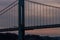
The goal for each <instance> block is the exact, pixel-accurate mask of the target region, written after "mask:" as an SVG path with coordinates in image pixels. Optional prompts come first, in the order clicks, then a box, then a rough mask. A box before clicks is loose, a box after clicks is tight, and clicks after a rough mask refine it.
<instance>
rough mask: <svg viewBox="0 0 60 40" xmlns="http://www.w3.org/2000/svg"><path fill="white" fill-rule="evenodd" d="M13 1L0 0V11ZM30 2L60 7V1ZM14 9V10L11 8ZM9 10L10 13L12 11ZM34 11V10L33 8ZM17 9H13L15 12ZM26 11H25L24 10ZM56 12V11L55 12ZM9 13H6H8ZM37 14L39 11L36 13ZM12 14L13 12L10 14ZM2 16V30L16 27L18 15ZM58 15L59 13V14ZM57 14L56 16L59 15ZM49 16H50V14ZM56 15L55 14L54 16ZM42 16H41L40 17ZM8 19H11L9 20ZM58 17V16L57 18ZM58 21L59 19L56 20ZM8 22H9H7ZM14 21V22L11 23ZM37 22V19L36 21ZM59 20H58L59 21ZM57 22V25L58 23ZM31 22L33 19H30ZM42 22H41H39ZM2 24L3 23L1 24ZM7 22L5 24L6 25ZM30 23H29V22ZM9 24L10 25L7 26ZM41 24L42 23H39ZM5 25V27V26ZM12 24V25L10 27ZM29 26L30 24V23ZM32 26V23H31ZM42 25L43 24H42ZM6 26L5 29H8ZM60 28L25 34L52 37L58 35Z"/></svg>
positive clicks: (0, 24)
mask: <svg viewBox="0 0 60 40" xmlns="http://www.w3.org/2000/svg"><path fill="white" fill-rule="evenodd" d="M13 1H15V0H0V10H2V9H4V8H5V7H6V6H8V5H9V4H10V3H12V2H13ZM31 1H35V2H39V3H44V4H47V5H52V6H57V7H60V0H31ZM13 9H15V8H13ZM13 9H12V10H10V12H12V11H13ZM35 9H36V8H35ZM16 10H17V9H15V11H16ZM32 10H34V8H32ZM53 10H54V9H53ZM26 11H27V9H26ZM55 11H56V10H55ZM10 12H7V13H10ZM38 12H39V11H38ZM12 13H14V11H13V12H12ZM12 13H10V14H4V15H3V16H0V26H1V27H0V28H3V27H4V26H7V25H8V26H9V25H10V26H14V25H17V19H18V18H17V17H18V14H17V13H16V12H15V15H14V14H12ZM59 13H60V12H59ZM59 13H58V14H59ZM33 15H34V14H33ZM50 15H51V14H50ZM55 15H56V14H55ZM42 16H43V15H42ZM9 17H12V18H11V19H9ZM30 17H31V16H30ZM58 17H60V16H58ZM13 18H14V19H13ZM47 18H49V16H47ZM58 19H59V18H58ZM9 20H10V22H8V21H9ZM13 20H15V21H13ZM38 20H39V19H38ZM59 20H60V19H59ZM59 20H57V21H58V23H59ZM32 21H33V19H32ZM41 21H42V20H41ZM3 22H4V23H3ZM6 22H7V23H6ZM25 22H26V25H28V24H27V15H26V21H25ZM29 22H30V21H29ZM9 23H10V24H9ZM41 23H42V22H41ZM6 24H7V25H6ZM12 24H13V25H12ZM30 24H31V23H30ZM33 24H34V23H33ZM42 24H43V23H42ZM8 26H7V27H8ZM59 31H60V28H54V29H52V28H51V29H38V30H32V31H31V30H30V31H26V34H29V33H30V34H31V33H32V34H39V35H53V36H55V35H56V36H58V35H60V32H59Z"/></svg>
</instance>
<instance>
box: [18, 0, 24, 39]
mask: <svg viewBox="0 0 60 40" xmlns="http://www.w3.org/2000/svg"><path fill="white" fill-rule="evenodd" d="M18 10H19V14H18V15H19V28H18V29H19V36H18V40H24V0H18Z"/></svg>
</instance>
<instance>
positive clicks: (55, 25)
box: [0, 24, 60, 32]
mask: <svg viewBox="0 0 60 40" xmlns="http://www.w3.org/2000/svg"><path fill="white" fill-rule="evenodd" d="M57 27H60V24H54V25H43V26H29V27H24V30H34V29H44V28H57ZM16 30H18V27H15V28H5V29H0V32H6V31H16Z"/></svg>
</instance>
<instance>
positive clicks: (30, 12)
mask: <svg viewBox="0 0 60 40" xmlns="http://www.w3.org/2000/svg"><path fill="white" fill-rule="evenodd" d="M24 2H25V4H24V5H25V6H24V9H25V11H24V12H25V14H24V25H25V26H24V30H34V29H42V28H56V27H60V21H59V17H60V16H59V15H60V13H59V11H60V7H57V6H52V5H48V4H43V3H38V2H34V1H29V0H24ZM18 6H19V4H18V0H16V1H14V2H13V3H11V4H10V5H8V6H7V7H6V8H4V9H2V10H1V11H0V20H1V19H2V18H5V19H4V20H3V21H2V20H1V21H2V22H1V21H0V27H3V25H4V26H6V28H5V27H4V28H0V32H5V31H16V30H18V28H19V27H18ZM21 10H22V9H21ZM5 20H6V21H5ZM21 21H22V20H21ZM6 24H7V25H6ZM21 25H22V24H21Z"/></svg>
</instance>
